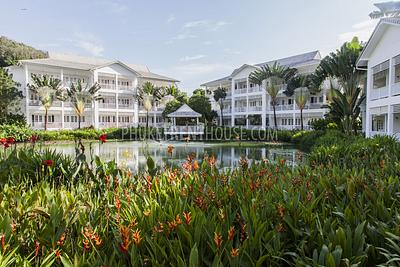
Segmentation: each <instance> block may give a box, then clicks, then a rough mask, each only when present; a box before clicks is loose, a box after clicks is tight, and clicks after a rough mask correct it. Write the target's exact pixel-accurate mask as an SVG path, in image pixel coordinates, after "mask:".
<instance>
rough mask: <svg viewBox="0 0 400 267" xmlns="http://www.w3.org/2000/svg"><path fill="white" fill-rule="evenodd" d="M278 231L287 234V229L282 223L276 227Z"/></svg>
mask: <svg viewBox="0 0 400 267" xmlns="http://www.w3.org/2000/svg"><path fill="white" fill-rule="evenodd" d="M276 230H277V231H278V232H280V233H282V232H285V227H284V226H283V224H282V223H279V224H278V225H277V226H276Z"/></svg>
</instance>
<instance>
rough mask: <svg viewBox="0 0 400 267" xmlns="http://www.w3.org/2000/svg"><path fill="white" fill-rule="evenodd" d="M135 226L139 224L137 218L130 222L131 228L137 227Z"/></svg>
mask: <svg viewBox="0 0 400 267" xmlns="http://www.w3.org/2000/svg"><path fill="white" fill-rule="evenodd" d="M135 226H137V222H136V218H133V219H132V222H131V224H130V227H131V229H133V228H135Z"/></svg>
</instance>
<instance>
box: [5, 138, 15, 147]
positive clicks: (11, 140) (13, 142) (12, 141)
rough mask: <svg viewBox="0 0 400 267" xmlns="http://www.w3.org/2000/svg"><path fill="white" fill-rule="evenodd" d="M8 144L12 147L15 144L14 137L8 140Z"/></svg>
mask: <svg viewBox="0 0 400 267" xmlns="http://www.w3.org/2000/svg"><path fill="white" fill-rule="evenodd" d="M7 143H9V144H10V145H13V144H15V139H14V137H9V138H8V139H7Z"/></svg>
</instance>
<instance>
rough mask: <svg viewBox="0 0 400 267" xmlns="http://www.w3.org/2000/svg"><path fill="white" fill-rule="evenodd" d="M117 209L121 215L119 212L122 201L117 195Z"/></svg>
mask: <svg viewBox="0 0 400 267" xmlns="http://www.w3.org/2000/svg"><path fill="white" fill-rule="evenodd" d="M115 207H116V208H117V210H118V213H119V211H120V210H121V201H120V200H119V197H118V195H117V194H115Z"/></svg>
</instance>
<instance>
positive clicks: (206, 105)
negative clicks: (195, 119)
mask: <svg viewBox="0 0 400 267" xmlns="http://www.w3.org/2000/svg"><path fill="white" fill-rule="evenodd" d="M198 90H200V89H198ZM203 91H204V90H203ZM203 91H198V92H197V93H194V92H193V95H192V96H191V97H190V98H189V102H188V105H189V107H190V108H192V109H193V110H194V111H196V112H198V113H200V114H201V115H202V120H203V121H208V122H210V121H212V120H213V119H214V117H216V114H215V112H213V110H212V109H211V103H210V100H209V99H208V97H207V96H206V95H205V93H204V94H203V93H201V92H203Z"/></svg>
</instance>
